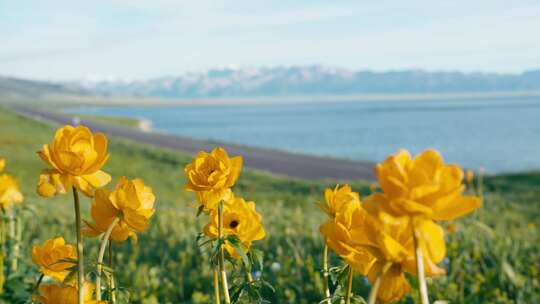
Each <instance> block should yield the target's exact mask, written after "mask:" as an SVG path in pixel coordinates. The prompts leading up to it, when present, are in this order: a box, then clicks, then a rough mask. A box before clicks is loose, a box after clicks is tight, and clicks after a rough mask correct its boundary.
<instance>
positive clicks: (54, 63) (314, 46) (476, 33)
mask: <svg viewBox="0 0 540 304" xmlns="http://www.w3.org/2000/svg"><path fill="white" fill-rule="evenodd" d="M539 37H540V1H538V0H534V1H529V0H520V1H508V0H476V1H471V0H456V1H437V0H426V1H424V0H408V1H396V0H394V1H385V0H379V1H358V0H354V1H346V0H332V1H328V0H325V1H322V0H296V1H285V0H283V1H267V0H214V1H208V0H192V1H184V0H92V1H82V0H81V1H76V0H47V1H43V0H0V75H4V76H16V77H23V78H31V79H42V80H75V79H77V80H81V79H86V80H103V79H145V78H153V77H161V76H171V75H180V74H183V73H186V72H199V71H204V70H206V69H210V68H216V67H259V66H267V67H272V66H294V65H326V66H333V67H341V68H347V69H355V70H375V71H385V70H396V69H426V70H452V71H454V70H458V71H464V72H471V71H480V72H500V73H519V72H522V71H524V70H528V69H535V68H540V38H539Z"/></svg>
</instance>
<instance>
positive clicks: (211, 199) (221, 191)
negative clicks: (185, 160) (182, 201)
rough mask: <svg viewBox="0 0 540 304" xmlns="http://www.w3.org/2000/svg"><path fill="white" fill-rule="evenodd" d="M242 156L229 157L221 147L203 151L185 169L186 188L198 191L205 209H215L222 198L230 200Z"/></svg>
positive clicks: (240, 166) (240, 167)
mask: <svg viewBox="0 0 540 304" xmlns="http://www.w3.org/2000/svg"><path fill="white" fill-rule="evenodd" d="M241 169H242V157H241V156H236V157H232V158H229V155H228V154H227V152H226V151H225V149H223V148H221V147H219V148H215V149H213V150H212V152H210V153H207V152H204V151H201V152H199V153H198V154H197V156H196V157H195V159H194V160H193V162H192V163H190V164H188V165H187V166H186V167H185V169H184V171H185V173H186V177H187V183H186V190H188V191H193V192H196V193H197V198H198V200H199V202H200V203H201V204H202V205H203V207H204V211H205V212H209V211H210V210H212V209H215V208H216V206H217V204H218V203H219V202H220V201H221V200H228V199H229V198H230V196H231V187H232V186H234V184H235V182H236V180H237V179H238V176H239V175H240V170H241Z"/></svg>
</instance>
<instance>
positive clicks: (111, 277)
mask: <svg viewBox="0 0 540 304" xmlns="http://www.w3.org/2000/svg"><path fill="white" fill-rule="evenodd" d="M109 268H110V269H113V241H112V240H111V239H110V238H109ZM107 278H108V280H109V287H110V288H111V302H112V303H113V304H114V303H116V289H115V283H114V273H110V274H109V276H108V277H107Z"/></svg>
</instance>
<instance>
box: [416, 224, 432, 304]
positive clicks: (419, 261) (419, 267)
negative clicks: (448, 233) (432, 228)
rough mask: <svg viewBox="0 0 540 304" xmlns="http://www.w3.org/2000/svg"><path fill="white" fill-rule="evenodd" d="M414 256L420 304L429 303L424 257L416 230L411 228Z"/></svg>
mask: <svg viewBox="0 0 540 304" xmlns="http://www.w3.org/2000/svg"><path fill="white" fill-rule="evenodd" d="M413 238H414V248H415V253H416V254H415V258H416V273H417V276H418V287H419V288H418V289H419V292H420V300H421V301H422V304H429V297H428V289H427V283H426V274H425V272H424V258H423V257H422V248H421V247H420V240H419V235H418V231H416V229H414V228H413Z"/></svg>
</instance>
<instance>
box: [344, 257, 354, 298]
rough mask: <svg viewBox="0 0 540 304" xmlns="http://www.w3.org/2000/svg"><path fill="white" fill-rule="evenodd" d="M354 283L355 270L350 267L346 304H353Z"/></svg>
mask: <svg viewBox="0 0 540 304" xmlns="http://www.w3.org/2000/svg"><path fill="white" fill-rule="evenodd" d="M352 282H353V269H352V267H351V266H349V279H348V280H347V294H346V295H345V303H346V304H351V297H352Z"/></svg>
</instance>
